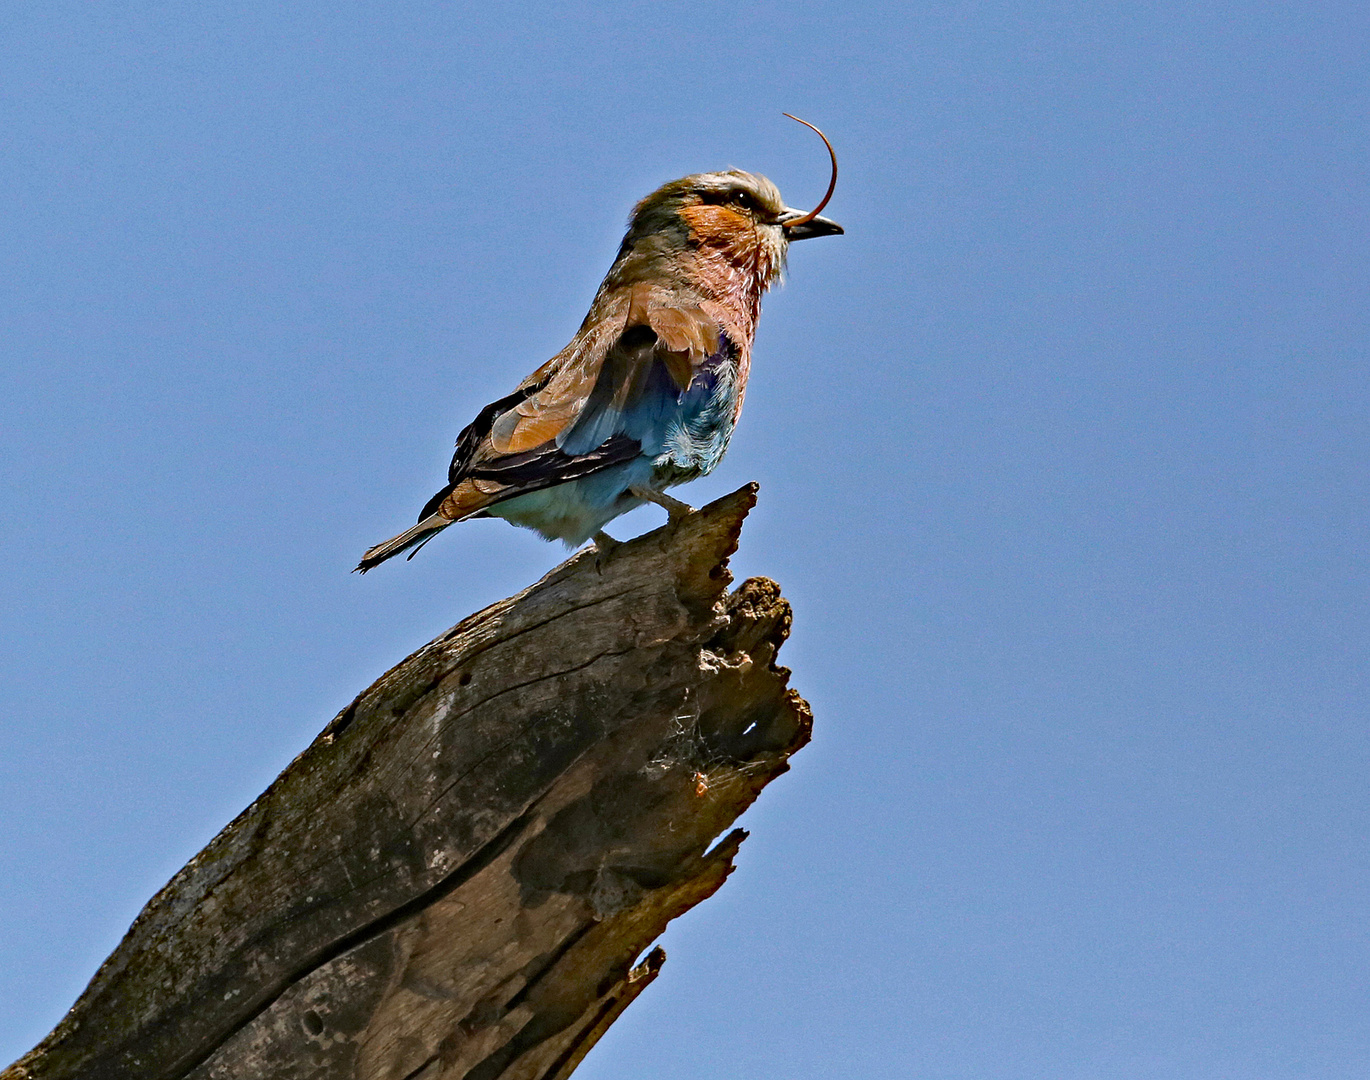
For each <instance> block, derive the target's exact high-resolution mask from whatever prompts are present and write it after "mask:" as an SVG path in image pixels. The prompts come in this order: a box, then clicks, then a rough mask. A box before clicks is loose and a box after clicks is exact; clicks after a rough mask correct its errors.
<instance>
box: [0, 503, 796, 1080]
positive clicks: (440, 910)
mask: <svg viewBox="0 0 1370 1080" xmlns="http://www.w3.org/2000/svg"><path fill="white" fill-rule="evenodd" d="M754 502H755V487H754V485H753V486H748V487H746V488H743V489H741V490H740V491H738V492H735V493H734V494H732V495H730V496H727V497H725V498H723V499H720V500H719V501H718V502H715V503H713V504H711V505H710V506H707V507H705V508H703V509H702V510H700V511H698V512H696V513H694V514H691V515H689V516H688V517H686V518H684V519H682V520H681V521H679V522H677V523H675V524H673V525H670V526H667V527H665V528H662V529H658V530H657V531H655V532H653V533H649V534H647V535H646V536H643V537H640V538H638V539H636V540H633V541H630V542H628V543H626V544H623V545H621V546H619V547H617V548H615V549H614V550H613V551H612V552H610V553H608V554H604V553H600V552H597V551H595V550H593V549H590V550H586V551H582V552H580V553H578V554H577V555H575V556H573V557H572V558H571V559H569V560H568V561H567V562H565V563H563V564H562V565H561V566H559V567H558V568H557V569H556V570H554V571H552V572H551V573H550V574H548V575H547V576H546V577H545V578H543V579H542V580H541V581H539V582H538V583H537V584H536V585H533V586H532V587H530V588H529V589H526V590H525V591H523V592H522V593H520V594H518V595H517V596H514V597H511V598H510V599H508V600H504V601H501V602H500V603H497V604H494V605H492V606H491V607H489V608H486V609H485V610H484V611H481V612H479V613H477V614H475V615H472V616H471V617H469V618H467V619H465V620H463V621H462V622H461V623H459V624H458V625H457V626H456V627H454V628H453V629H451V630H450V631H448V632H447V633H445V634H443V635H441V636H440V637H438V638H437V639H435V640H434V641H432V642H430V643H429V644H428V645H426V646H424V647H423V648H421V649H419V650H418V651H417V652H416V653H414V654H413V655H412V656H410V657H409V658H408V659H406V660H404V661H403V662H402V663H400V664H398V665H397V666H396V667H394V668H392V669H391V670H390V671H388V672H387V673H386V674H385V675H383V676H382V677H381V678H380V679H378V680H377V681H376V682H375V683H374V684H373V685H372V686H371V687H370V688H369V689H367V690H366V691H365V692H364V693H362V694H361V696H360V697H358V698H357V700H356V701H354V702H353V703H352V704H351V705H349V706H348V707H347V708H346V709H345V710H343V712H342V713H340V714H339V715H338V716H337V717H336V718H335V719H334V720H333V721H332V722H331V723H330V724H329V725H328V726H327V727H326V728H325V729H324V731H323V732H322V733H321V734H320V735H319V737H318V738H317V739H316V740H315V741H314V743H313V744H312V745H311V746H310V747H309V748H308V749H307V750H306V751H305V752H304V753H302V754H301V755H300V756H299V757H298V758H296V759H295V761H293V762H292V763H291V764H290V766H289V767H288V768H287V769H286V770H285V771H284V772H283V773H282V774H281V775H280V776H279V777H278V778H277V779H276V781H275V782H274V783H273V784H272V785H271V787H270V788H268V789H267V791H266V792H265V793H264V794H263V795H262V796H261V797H260V798H258V799H257V800H256V802H254V803H253V804H252V805H251V806H250V807H248V809H247V810H245V811H244V812H243V813H242V814H240V815H239V816H238V817H237V818H236V819H235V820H234V821H233V822H232V823H231V824H229V825H228V826H227V828H225V829H224V830H223V831H222V832H221V833H220V834H219V835H218V836H217V837H215V839H214V840H213V841H212V842H211V843H210V844H209V845H208V846H207V847H206V848H205V849H204V850H203V851H202V852H200V854H198V855H197V856H196V857H195V858H194V859H192V860H191V861H190V863H189V864H188V865H187V866H186V867H185V868H184V869H183V870H181V871H180V873H178V874H177V875H176V876H175V877H174V878H173V879H172V881H171V882H170V883H169V884H168V885H167V886H166V887H165V888H164V889H162V891H161V892H159V893H158V894H157V895H156V896H155V897H153V898H152V900H151V901H150V902H149V903H148V905H147V907H146V908H144V910H143V912H142V913H141V914H140V915H139V916H138V919H137V920H136V921H135V922H134V924H133V926H132V928H131V929H130V930H129V932H128V934H127V935H126V936H125V938H124V940H123V941H122V942H121V943H120V945H119V946H118V948H117V949H115V951H114V953H113V954H112V955H111V956H110V957H109V959H108V960H106V961H105V963H104V964H103V965H102V966H101V968H100V970H99V971H98V972H97V973H96V975H95V978H94V979H93V980H92V981H91V983H90V986H89V987H88V988H87V989H86V991H85V992H84V993H83V994H82V995H81V997H80V999H79V1000H78V1001H77V1002H76V1004H75V1006H74V1007H73V1008H72V1010H71V1011H70V1013H68V1015H67V1016H66V1017H65V1018H64V1019H63V1020H62V1022H61V1023H60V1024H58V1026H57V1027H56V1029H55V1030H54V1031H53V1032H52V1034H51V1035H49V1036H48V1037H47V1038H46V1039H44V1040H43V1042H42V1043H40V1044H39V1045H38V1046H37V1047H36V1048H35V1049H34V1050H33V1051H31V1052H30V1053H29V1054H27V1055H25V1057H23V1058H22V1059H21V1060H20V1061H18V1062H16V1063H15V1064H14V1065H12V1066H10V1067H9V1068H8V1069H7V1070H5V1071H4V1072H3V1073H0V1080H74V1078H92V1080H134V1078H137V1080H181V1078H194V1080H228V1078H245V1077H252V1078H257V1077H261V1078H300V1080H304V1078H319V1080H322V1078H357V1080H437V1078H439V1077H444V1078H452V1080H458V1078H465V1080H495V1078H501V1080H505V1078H508V1080H514V1078H519V1080H524V1078H526V1080H558V1078H562V1077H565V1076H567V1075H569V1073H570V1072H571V1070H572V1069H574V1068H575V1067H576V1065H577V1064H578V1063H579V1061H580V1060H581V1059H582V1058H583V1057H584V1055H585V1053H586V1052H588V1050H589V1049H590V1047H591V1046H593V1045H594V1043H595V1041H596V1040H597V1039H598V1038H599V1037H600V1036H601V1035H602V1034H603V1033H604V1031H605V1030H606V1029H607V1028H608V1026H609V1025H610V1024H611V1023H612V1022H613V1021H614V1020H615V1019H616V1018H617V1017H618V1016H619V1015H620V1014H621V1013H622V1011H623V1009H624V1008H626V1007H627V1005H628V1004H629V1003H630V1002H631V1001H632V1000H633V999H634V998H635V997H636V996H637V995H638V994H639V993H641V992H642V990H643V989H645V987H646V986H647V985H649V984H650V983H651V981H652V979H653V978H654V977H655V975H656V972H657V971H658V970H659V969H660V966H661V963H662V961H663V960H664V954H663V953H661V951H660V950H659V949H658V950H654V951H653V952H652V953H651V954H650V955H648V956H647V958H646V959H645V960H644V961H641V962H639V957H640V956H641V955H642V953H643V951H644V950H646V949H647V947H648V946H650V945H651V944H652V942H653V941H654V940H655V939H656V938H657V937H658V936H659V935H660V933H661V931H662V929H663V928H664V927H665V925H666V924H667V922H669V921H670V920H671V919H673V918H675V917H676V916H678V915H680V914H681V913H682V912H684V911H686V910H688V909H689V908H690V907H692V906H693V905H695V904H697V903H699V902H700V901H701V900H704V899H705V898H707V897H708V896H710V895H712V894H713V892H714V891H715V890H717V889H718V888H719V887H720V886H721V885H722V884H723V882H724V881H725V880H726V878H727V877H728V874H729V873H730V872H731V871H732V867H733V858H734V856H735V855H736V853H737V850H738V845H739V844H740V843H741V842H742V840H743V838H744V836H745V834H744V833H743V832H742V831H741V830H735V831H733V832H732V833H730V834H729V835H728V836H726V837H725V838H724V839H723V840H722V841H720V842H718V843H716V844H715V843H714V841H715V840H716V838H717V837H719V836H720V835H721V834H723V832H724V831H725V830H726V829H727V828H728V827H729V826H730V825H731V824H732V822H733V821H734V820H735V819H736V818H737V816H738V815H739V814H740V813H741V812H742V811H743V810H744V809H746V807H747V806H749V805H750V804H751V802H752V801H753V800H754V799H755V798H756V796H757V795H758V793H759V792H760V791H761V789H762V787H764V786H765V785H766V784H767V783H769V782H770V781H771V780H772V779H774V778H775V777H776V776H777V775H779V774H780V773H782V772H784V771H785V769H786V768H787V767H788V766H787V764H786V763H787V760H788V758H789V756H790V755H791V754H792V753H794V752H795V751H796V750H798V749H799V748H800V747H801V746H803V745H804V743H805V742H807V741H808V736H809V728H810V716H809V711H808V707H807V706H806V705H805V703H804V702H803V700H802V699H800V698H799V697H798V695H796V694H795V693H794V692H793V691H791V690H789V689H788V688H787V680H788V676H789V672H788V671H786V670H785V669H784V668H780V667H777V666H776V664H775V656H776V652H777V650H778V649H779V647H780V645H781V643H782V642H783V641H784V639H785V637H786V635H787V633H788V629H789V623H790V609H789V605H788V604H787V603H786V602H785V601H784V600H783V599H782V598H781V596H780V592H779V589H778V588H777V586H776V585H775V584H774V583H773V582H771V581H769V580H766V579H764V578H758V579H752V580H750V581H747V582H745V583H744V584H743V585H742V586H741V587H740V588H739V589H737V590H736V591H735V592H733V593H731V594H729V593H728V591H727V590H728V585H729V583H730V581H731V577H730V575H729V573H728V571H727V559H728V556H729V555H730V554H731V553H732V552H733V551H734V550H735V548H736V544H737V540H738V536H739V533H740V530H741V527H742V522H743V519H744V518H745V517H746V515H747V512H748V510H749V509H750V508H751V507H752V505H753V504H754ZM711 845H712V846H711Z"/></svg>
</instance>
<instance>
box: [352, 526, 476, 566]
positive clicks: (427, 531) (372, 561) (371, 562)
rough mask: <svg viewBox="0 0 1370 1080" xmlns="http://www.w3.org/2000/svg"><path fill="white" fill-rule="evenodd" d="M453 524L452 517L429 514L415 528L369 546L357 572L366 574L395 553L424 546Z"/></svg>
mask: <svg viewBox="0 0 1370 1080" xmlns="http://www.w3.org/2000/svg"><path fill="white" fill-rule="evenodd" d="M451 524H452V519H451V518H445V517H443V516H442V515H441V514H437V513H434V514H429V515H428V516H427V517H426V518H424V519H423V520H422V521H420V522H419V523H418V524H417V525H415V526H414V527H413V528H410V529H405V530H404V532H402V533H400V534H399V536H392V537H391V538H390V539H389V540H387V541H386V542H385V543H383V544H377V545H376V546H375V547H373V548H369V549H368V550H367V552H366V554H365V555H363V556H362V561H361V562H359V563H358V564H357V569H356V571H355V572H357V573H362V574H364V573H366V572H367V571H368V570H370V569H371V568H372V567H373V566H379V565H380V564H381V563H383V562H385V560H386V559H388V558H390V557H391V556H393V555H398V554H399V553H400V552H402V551H408V550H409V549H410V548H411V547H415V545H418V546H422V545H423V544H425V543H427V542H428V541H429V540H431V539H432V538H433V537H435V536H437V535H438V533H440V532H442V530H443V529H445V528H447V526H449V525H451ZM410 558H411V559H412V558H413V556H412V555H411V556H410Z"/></svg>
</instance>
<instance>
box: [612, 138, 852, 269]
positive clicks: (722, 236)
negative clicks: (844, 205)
mask: <svg viewBox="0 0 1370 1080" xmlns="http://www.w3.org/2000/svg"><path fill="white" fill-rule="evenodd" d="M800 123H805V121H802V120H801V121H800ZM807 126H809V127H812V125H811V124H810V125H807ZM814 130H815V131H817V130H818V129H817V128H814ZM819 135H820V136H821V135H822V132H819ZM823 142H824V143H825V144H827V145H828V152H829V154H830V155H831V157H832V181H831V182H830V183H829V185H828V193H827V194H826V195H825V196H824V197H823V201H822V202H820V203H819V204H818V206H817V207H815V208H814V209H813V210H811V211H809V212H807V213H806V212H804V211H802V210H795V209H793V208H792V207H789V206H786V205H785V200H784V199H782V198H781V197H780V190H779V189H778V188H777V187H776V186H775V185H774V184H773V183H771V181H770V180H768V179H766V177H764V176H761V175H759V174H757V173H749V172H742V171H741V170H740V169H728V170H726V171H724V172H706V173H695V174H694V175H693V176H686V177H683V178H682V179H680V180H672V181H671V182H670V183H669V184H663V185H662V186H661V187H659V188H657V189H656V191H654V192H652V193H651V194H650V195H648V196H647V197H646V198H645V199H643V200H642V201H641V202H639V203H638V204H637V206H636V207H635V208H634V210H633V215H632V217H631V218H630V219H629V222H628V232H627V235H626V236H624V238H623V246H622V247H621V248H620V250H619V256H618V264H619V265H622V266H623V268H624V269H625V270H628V269H629V267H630V266H634V265H636V266H637V267H640V268H641V269H642V270H643V271H646V272H649V273H659V272H660V270H661V269H662V268H663V267H662V262H663V261H668V262H678V261H681V260H683V261H684V263H686V264H693V267H694V272H695V273H696V274H698V273H704V274H706V275H719V274H725V275H726V276H729V277H734V278H735V277H736V276H739V275H740V276H743V277H745V278H747V279H749V282H748V283H749V285H750V286H751V290H754V292H755V294H757V295H759V294H760V293H761V292H762V291H764V290H765V289H766V287H767V286H768V285H770V284H771V282H772V281H773V280H774V279H775V278H776V277H777V276H778V275H779V274H780V272H781V271H782V270H783V269H784V267H785V256H786V253H787V252H788V250H789V246H790V243H791V241H794V240H807V239H809V238H811V237H815V236H834V235H837V234H840V233H841V232H842V231H843V230H842V226H841V225H839V224H837V222H835V221H830V220H829V219H828V218H825V217H819V216H818V212H819V211H820V210H822V209H823V207H824V206H826V205H827V202H828V200H829V199H830V198H831V197H832V192H833V188H834V187H835V186H836V184H837V155H836V154H834V153H833V151H832V146H831V144H828V140H827V139H826V138H824V139H823ZM649 266H650V267H651V270H648V267H649ZM630 274H631V271H630ZM751 290H749V291H751Z"/></svg>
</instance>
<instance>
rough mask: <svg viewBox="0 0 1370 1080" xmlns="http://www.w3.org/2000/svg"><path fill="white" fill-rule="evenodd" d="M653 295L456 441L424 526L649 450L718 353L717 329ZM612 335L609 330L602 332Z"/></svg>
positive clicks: (643, 291) (638, 290) (641, 290)
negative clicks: (661, 423) (667, 414)
mask: <svg viewBox="0 0 1370 1080" xmlns="http://www.w3.org/2000/svg"><path fill="white" fill-rule="evenodd" d="M653 300H654V297H653V294H652V291H651V289H650V288H649V287H648V286H643V285H639V286H636V287H635V288H634V289H633V290H631V292H630V293H629V295H628V298H627V303H626V304H624V303H623V302H622V301H620V305H619V310H620V311H622V310H624V308H625V307H626V309H627V310H626V314H625V315H624V316H621V318H622V322H621V323H620V324H619V326H620V327H621V329H619V330H618V332H617V333H616V334H615V333H614V332H613V331H612V329H610V330H609V332H608V333H599V334H596V333H594V332H593V331H592V332H591V333H590V334H588V335H585V336H583V337H582V338H581V339H580V340H581V342H582V345H581V347H580V348H578V349H577V348H576V346H575V344H574V343H573V346H572V347H571V348H569V349H568V350H566V351H565V352H564V353H562V354H559V355H558V356H557V357H555V358H554V359H553V360H552V361H550V362H549V363H547V364H545V365H543V367H541V368H539V369H538V371H536V372H534V373H533V375H531V376H529V378H528V379H526V380H525V381H524V383H523V385H522V386H520V387H519V389H518V390H517V391H515V392H514V393H512V394H510V395H508V396H507V397H504V398H501V399H500V400H499V401H496V402H494V403H492V404H490V405H487V406H486V407H485V408H484V409H482V410H481V412H480V415H478V416H477V417H476V419H475V420H474V421H473V422H472V423H471V424H470V425H469V426H468V427H467V428H466V429H465V430H464V431H462V433H461V435H460V436H459V437H458V439H457V452H456V454H455V456H454V457H453V458H452V466H451V469H450V470H449V472H448V486H447V487H446V488H444V489H443V490H442V491H440V492H438V493H437V494H436V495H434V496H433V498H432V499H430V500H429V502H428V504H427V505H426V506H425V507H424V510H423V513H422V514H421V515H420V520H422V519H423V518H424V517H426V516H428V515H429V514H431V513H434V512H436V511H439V510H441V512H442V514H443V516H444V517H450V518H451V519H452V520H456V519H457V518H458V517H466V516H469V515H470V514H472V513H475V512H477V511H479V510H481V509H483V508H484V507H487V506H491V505H493V504H494V503H496V502H500V501H502V500H503V499H507V498H512V497H513V496H515V495H520V494H523V493H525V492H529V491H537V490H539V489H542V488H547V487H551V486H553V485H555V484H560V483H564V482H565V481H567V480H574V479H577V478H579V477H582V476H587V475H589V474H590V473H593V472H598V471H599V470H600V469H604V468H608V467H610V466H612V465H617V464H620V463H621V462H624V461H629V460H631V459H632V458H634V457H636V456H637V455H638V454H640V453H643V452H644V450H648V451H649V452H656V450H655V449H654V448H652V447H650V446H649V444H650V443H651V441H652V439H651V432H652V429H653V428H654V427H655V426H657V425H656V423H655V421H656V420H657V419H658V418H659V417H658V414H659V413H661V412H662V411H663V410H665V409H667V408H669V407H670V406H671V405H673V404H674V403H675V402H676V401H677V400H678V399H679V396H680V394H681V393H683V392H684V391H685V390H687V389H688V388H689V386H690V383H691V381H692V380H693V379H694V376H695V372H696V371H697V370H698V369H699V367H700V366H701V365H702V364H703V363H704V361H705V360H706V359H707V358H708V357H710V356H712V355H714V354H715V353H717V352H718V350H719V348H720V341H721V338H722V334H721V332H720V330H719V327H718V325H717V323H716V322H715V321H714V320H713V319H712V318H711V317H710V316H709V315H707V314H706V313H705V312H704V311H702V310H701V309H700V308H699V307H697V306H694V305H689V304H679V303H677V304H674V305H666V304H656V305H655V306H654V304H653ZM606 329H608V328H606Z"/></svg>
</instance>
